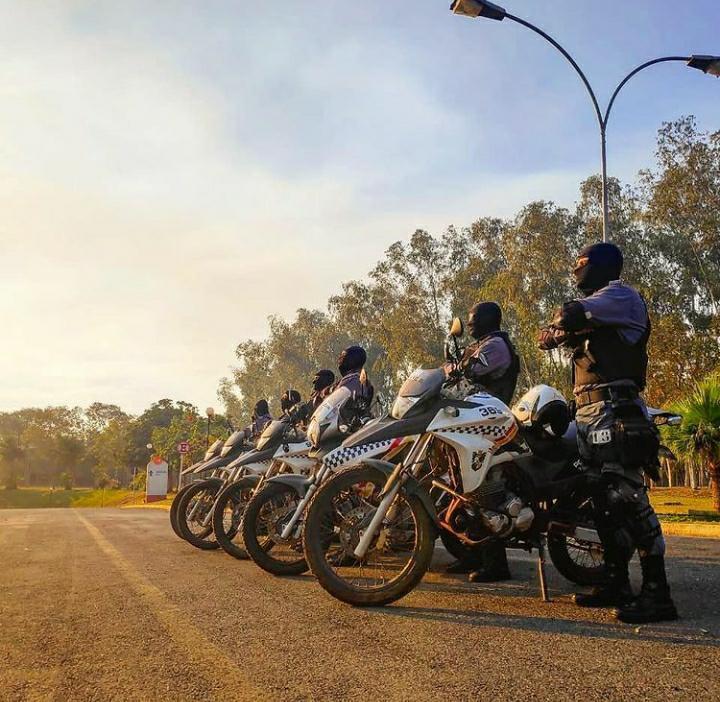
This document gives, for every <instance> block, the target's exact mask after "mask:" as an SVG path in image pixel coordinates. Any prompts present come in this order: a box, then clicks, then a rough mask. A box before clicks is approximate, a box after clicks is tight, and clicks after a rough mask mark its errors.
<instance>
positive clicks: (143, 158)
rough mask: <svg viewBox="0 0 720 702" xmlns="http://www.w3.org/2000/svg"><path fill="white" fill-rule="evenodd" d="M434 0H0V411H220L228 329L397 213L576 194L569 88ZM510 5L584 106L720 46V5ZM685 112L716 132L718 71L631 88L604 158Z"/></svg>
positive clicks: (256, 319)
mask: <svg viewBox="0 0 720 702" xmlns="http://www.w3.org/2000/svg"><path fill="white" fill-rule="evenodd" d="M448 4H449V0H414V1H413V2H409V1H408V0H405V1H404V2H398V0H384V1H383V2H381V1H380V0H362V2H348V0H344V1H343V2H341V1H340V0H293V1H292V2H287V1H286V2H257V1H256V0H252V1H250V0H203V1H202V2H201V1H200V0H193V1H190V0H153V2H146V1H143V2H139V1H138V2H136V1H134V0H126V1H125V2H122V3H119V2H115V1H114V0H92V1H84V0H44V1H42V0H0V13H1V15H2V18H3V21H2V22H1V23H0V106H1V107H0V323H1V325H2V326H1V329H2V345H1V347H0V348H1V350H0V379H1V380H0V410H13V409H18V408H20V407H26V406H45V405H58V404H68V405H81V406H87V405H89V404H90V403H92V402H94V401H102V402H111V403H116V404H119V405H121V406H122V407H123V408H124V409H126V410H127V411H131V412H140V411H142V409H144V408H145V407H146V406H148V405H149V404H150V403H151V402H153V401H155V400H157V399H160V398H162V397H170V398H173V399H182V400H186V401H189V402H193V403H195V404H196V405H197V406H198V407H200V408H202V409H204V408H205V407H207V406H209V405H214V406H218V405H219V402H218V400H217V397H216V390H217V386H218V380H219V378H221V377H222V376H225V375H227V374H228V372H229V368H230V366H232V365H233V364H234V363H235V362H236V359H235V356H234V350H235V347H236V346H237V344H238V342H240V341H241V340H244V339H247V338H256V339H260V338H262V337H263V336H264V335H265V333H266V330H267V317H268V316H270V315H281V316H283V317H286V318H289V317H291V316H292V315H293V313H294V311H295V309H297V308H298V307H320V308H324V307H325V304H326V301H327V299H328V297H329V296H330V295H332V294H334V293H336V292H338V291H339V290H340V286H341V284H342V282H343V281H347V280H350V279H353V278H359V277H362V276H364V275H365V274H366V272H367V271H368V270H369V269H370V268H372V266H373V264H374V263H375V262H376V261H377V260H378V259H379V258H380V257H381V256H382V254H383V252H384V251H385V249H386V248H387V247H388V246H389V245H390V244H392V243H393V242H394V241H397V240H399V239H406V238H408V237H409V236H410V235H411V234H412V232H413V231H414V230H415V229H417V228H424V229H427V230H429V231H431V232H433V233H436V234H440V233H442V231H443V230H444V229H445V228H446V227H447V226H448V225H450V224H455V225H457V226H462V225H466V224H469V223H470V222H471V221H472V220H473V219H475V218H477V217H480V216H486V215H497V216H508V217H509V216H512V215H513V214H514V213H515V212H517V211H518V209H519V208H520V207H522V206H523V205H524V204H526V203H527V202H529V201H531V200H533V199H545V200H554V201H555V202H557V203H559V204H561V205H564V206H568V207H571V206H572V205H573V203H574V202H575V201H576V199H577V192H578V184H579V182H580V181H581V180H582V179H583V178H585V177H586V176H588V175H590V174H591V173H595V172H597V171H598V160H599V141H598V135H597V125H596V123H595V122H594V115H593V112H592V109H591V107H590V103H589V101H588V98H587V95H586V94H585V93H584V91H583V88H582V84H581V83H580V82H579V80H578V78H577V76H576V75H575V74H574V73H573V71H572V68H571V67H570V66H569V65H568V64H566V63H565V62H564V60H563V58H562V57H561V56H560V55H559V54H558V53H557V52H556V51H555V50H554V49H553V48H552V47H551V46H550V45H549V44H547V43H545V42H544V41H543V40H542V39H540V38H539V37H537V36H536V35H534V34H533V33H531V32H530V31H528V30H527V29H526V28H524V27H522V26H520V25H517V24H514V23H511V22H510V21H507V20H506V21H504V22H502V23H500V22H493V21H489V20H471V19H467V18H463V17H457V16H453V15H452V14H451V13H450V12H449V11H448ZM506 7H507V9H508V11H511V12H513V13H514V14H515V15H518V16H521V17H523V18H525V19H527V20H529V21H532V22H534V23H536V24H538V25H540V26H541V27H542V28H543V29H544V30H545V31H547V32H549V33H550V34H552V35H554V36H555V37H556V38H557V39H558V40H560V42H561V43H563V44H564V45H565V46H566V48H567V49H568V50H569V51H570V52H571V53H572V54H573V55H574V56H575V58H576V60H577V61H578V63H579V64H580V65H581V66H582V67H583V69H584V70H585V71H586V73H587V74H588V77H589V78H590V80H591V82H592V83H593V85H594V86H595V88H596V91H597V93H598V96H599V98H600V99H601V101H603V102H604V101H605V100H606V99H607V96H608V95H609V94H610V93H611V91H612V89H613V87H614V85H615V84H616V83H617V82H618V81H619V80H620V79H621V78H622V77H623V76H624V75H625V74H626V73H627V72H628V71H629V70H630V69H632V68H633V67H634V66H636V65H638V64H639V63H642V62H644V61H645V60H648V59H650V58H654V57H657V56H662V55H668V54H672V55H675V54H679V55H685V54H690V53H698V54H720V34H719V33H718V31H717V29H718V27H720V3H718V2H717V0H686V2H684V3H678V2H677V0H674V1H672V2H671V1H669V0H633V2H632V3H629V2H627V1H626V0H610V1H608V2H602V3H599V2H594V1H592V0H543V1H541V0H525V1H522V0H508V2H507V3H506ZM680 7H682V9H681V10H679V9H678V8H680ZM684 114H695V115H696V117H697V119H698V123H699V125H700V127H701V128H703V129H708V130H716V129H720V81H718V80H717V79H715V78H710V77H708V76H705V75H703V74H702V73H700V72H699V71H693V70H690V69H687V68H685V67H683V65H682V64H665V65H661V66H656V67H653V68H651V69H649V70H648V71H646V72H644V73H643V74H641V75H639V76H637V77H636V78H634V79H633V81H631V83H629V84H628V86H627V88H626V89H625V91H624V92H623V93H622V95H621V97H620V98H618V101H617V104H616V107H615V108H614V113H613V117H612V119H611V123H610V127H609V168H610V172H611V174H612V175H615V176H618V177H620V178H622V179H624V180H632V179H633V177H634V174H635V173H636V172H637V171H638V170H639V169H640V168H645V167H648V166H651V165H652V156H653V151H654V138H655V133H656V131H657V129H658V127H659V126H660V125H661V123H662V122H663V121H667V120H672V119H675V118H677V117H680V116H681V115H684Z"/></svg>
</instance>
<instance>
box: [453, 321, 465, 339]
mask: <svg viewBox="0 0 720 702" xmlns="http://www.w3.org/2000/svg"><path fill="white" fill-rule="evenodd" d="M464 331H465V327H464V325H463V323H462V319H460V317H453V321H452V323H451V324H450V336H454V337H455V338H456V339H457V338H458V337H460V336H462V335H463V332H464Z"/></svg>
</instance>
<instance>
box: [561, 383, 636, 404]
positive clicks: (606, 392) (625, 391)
mask: <svg viewBox="0 0 720 702" xmlns="http://www.w3.org/2000/svg"><path fill="white" fill-rule="evenodd" d="M638 397H640V393H639V392H638V390H637V388H631V387H628V386H626V385H621V386H618V387H614V388H600V389H598V390H585V391H583V392H579V393H577V394H576V395H575V404H576V406H577V407H585V405H592V404H593V403H595V402H607V401H610V402H612V401H615V400H636V399H637V398H638Z"/></svg>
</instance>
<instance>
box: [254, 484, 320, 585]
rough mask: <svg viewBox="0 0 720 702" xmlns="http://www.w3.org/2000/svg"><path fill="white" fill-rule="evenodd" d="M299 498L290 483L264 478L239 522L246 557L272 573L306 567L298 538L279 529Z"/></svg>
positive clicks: (299, 571) (293, 572)
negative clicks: (265, 479)
mask: <svg viewBox="0 0 720 702" xmlns="http://www.w3.org/2000/svg"><path fill="white" fill-rule="evenodd" d="M300 500H301V497H300V495H299V494H298V493H297V490H295V489H294V488H293V487H291V486H290V485H284V484H283V483H275V482H272V481H270V482H267V483H265V487H263V488H261V489H260V490H258V492H257V493H256V494H255V495H254V496H253V498H252V499H251V500H250V502H249V503H248V506H247V509H246V510H245V517H244V519H243V524H242V534H243V541H244V542H245V549H246V550H247V553H248V555H249V556H250V558H252V559H253V561H255V563H256V564H257V565H258V566H260V567H261V568H262V569H263V570H265V571H267V572H268V573H272V574H273V575H301V574H302V573H304V572H306V571H307V569H308V564H307V561H306V560H305V556H304V554H303V550H302V540H301V539H300V538H299V537H295V536H291V537H289V538H288V539H283V538H282V531H283V529H284V527H285V525H286V524H287V522H288V520H289V519H290V517H291V516H292V515H293V514H294V513H295V511H296V509H297V506H298V504H299V502H300Z"/></svg>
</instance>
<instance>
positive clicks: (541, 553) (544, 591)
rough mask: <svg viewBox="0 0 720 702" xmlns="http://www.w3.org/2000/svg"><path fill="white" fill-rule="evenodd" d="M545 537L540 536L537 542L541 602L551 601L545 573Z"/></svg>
mask: <svg viewBox="0 0 720 702" xmlns="http://www.w3.org/2000/svg"><path fill="white" fill-rule="evenodd" d="M546 544H547V539H546V538H545V536H544V535H543V536H541V537H540V543H539V544H538V561H537V566H538V579H539V580H540V594H541V595H542V599H543V602H551V601H552V600H551V599H550V594H549V593H548V588H547V577H546V575H545V546H546Z"/></svg>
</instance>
